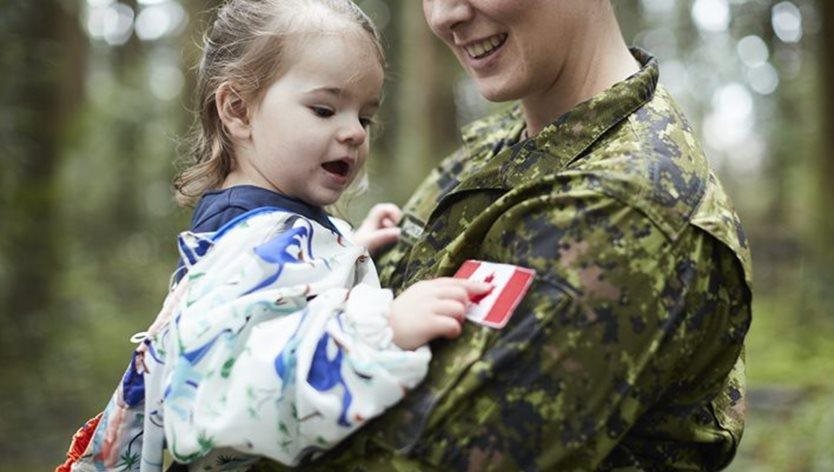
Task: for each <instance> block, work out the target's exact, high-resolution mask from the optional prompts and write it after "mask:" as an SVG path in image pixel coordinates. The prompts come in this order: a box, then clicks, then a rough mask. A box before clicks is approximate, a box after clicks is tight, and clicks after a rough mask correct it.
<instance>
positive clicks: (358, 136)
mask: <svg viewBox="0 0 834 472" xmlns="http://www.w3.org/2000/svg"><path fill="white" fill-rule="evenodd" d="M361 34H363V33H360V32H357V31H346V32H343V33H339V34H325V35H317V36H312V35H311V36H310V37H306V38H305V39H303V40H299V41H297V44H295V45H293V46H291V47H288V48H287V50H286V51H285V54H286V55H285V57H284V58H282V62H283V63H284V67H283V70H284V73H283V75H281V76H280V77H279V78H278V79H277V80H276V81H275V82H274V83H273V84H272V85H271V86H270V87H269V88H268V89H267V91H266V93H265V95H264V97H263V99H262V101H261V103H260V105H259V106H258V107H257V108H256V109H255V110H254V112H253V114H252V116H251V121H250V125H251V140H250V142H249V143H248V145H249V149H247V152H245V153H243V155H244V156H245V157H244V158H245V159H248V160H249V162H248V163H245V164H248V167H250V168H251V169H252V170H254V171H255V173H256V174H258V175H259V176H260V177H262V178H263V179H265V180H266V182H264V183H265V184H268V185H267V186H269V187H274V188H275V189H276V190H278V191H280V192H281V193H284V194H286V195H288V196H290V197H294V198H298V199H301V200H303V201H305V202H307V203H309V204H311V205H317V206H324V205H329V204H332V203H334V202H335V201H336V200H337V199H338V198H339V196H340V195H341V194H342V192H344V190H345V189H346V188H347V187H348V185H350V183H351V182H353V180H354V179H355V178H356V176H357V173H358V172H359V171H360V169H361V168H362V166H363V165H364V163H365V159H367V157H368V148H369V145H368V139H369V136H368V128H369V126H370V124H371V121H372V119H373V116H374V114H375V113H376V111H377V109H378V108H379V100H380V95H381V93H382V83H383V70H382V66H381V64H380V63H379V60H378V59H377V56H376V53H375V51H374V49H373V46H372V45H371V44H370V42H369V40H367V39H366V38H363V37H361V36H360V35H361Z"/></svg>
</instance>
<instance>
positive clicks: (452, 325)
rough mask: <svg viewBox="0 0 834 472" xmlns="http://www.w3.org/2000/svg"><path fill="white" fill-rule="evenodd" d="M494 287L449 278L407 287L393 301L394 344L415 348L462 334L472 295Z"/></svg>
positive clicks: (391, 318) (485, 291) (392, 326)
mask: <svg viewBox="0 0 834 472" xmlns="http://www.w3.org/2000/svg"><path fill="white" fill-rule="evenodd" d="M492 288H493V286H492V284H486V283H483V282H475V281H473V280H466V279H453V278H449V277H446V278H441V279H433V280H425V281H422V282H417V283H416V284H414V285H412V286H411V287H408V289H406V290H405V291H404V292H403V293H401V294H400V296H398V297H397V298H395V299H394V301H393V302H391V311H390V313H389V315H388V323H389V324H390V325H391V329H392V330H393V332H394V336H393V341H394V344H396V345H397V346H399V347H400V348H401V349H405V350H413V349H416V348H417V347H419V346H422V345H423V344H426V343H427V342H429V341H431V340H432V339H435V338H439V337H444V338H449V339H454V338H456V337H458V336H460V333H461V330H462V329H463V322H464V321H465V320H466V318H465V314H466V308H467V307H468V306H469V299H470V297H472V296H477V295H481V294H483V293H487V292H489V291H490V290H492Z"/></svg>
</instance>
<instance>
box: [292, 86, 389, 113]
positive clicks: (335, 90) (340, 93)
mask: <svg viewBox="0 0 834 472" xmlns="http://www.w3.org/2000/svg"><path fill="white" fill-rule="evenodd" d="M318 92H324V93H326V94H328V95H333V96H334V97H336V98H342V97H348V98H350V92H348V91H346V90H344V89H341V88H339V87H316V88H314V89H312V90H310V91H309V92H307V93H318ZM367 105H368V106H371V107H374V108H379V106H380V99H379V98H374V99H373V100H370V101H368V103H367Z"/></svg>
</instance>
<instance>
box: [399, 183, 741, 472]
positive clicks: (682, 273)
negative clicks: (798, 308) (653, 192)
mask: <svg viewBox="0 0 834 472" xmlns="http://www.w3.org/2000/svg"><path fill="white" fill-rule="evenodd" d="M482 248H483V257H484V258H485V259H486V260H496V261H501V262H510V263H513V264H518V265H522V266H528V267H532V268H534V269H536V271H537V278H536V281H535V282H534V284H533V286H532V288H531V290H530V292H529V293H528V295H527V296H526V298H525V300H524V301H523V302H522V304H521V305H520V306H519V308H518V310H517V311H516V313H515V315H514V317H513V319H512V320H511V321H510V324H508V325H507V327H505V328H504V329H503V330H501V331H496V332H493V333H491V334H490V336H491V341H490V342H489V343H488V348H486V349H485V351H484V352H483V353H482V354H481V356H480V359H479V360H478V361H477V362H475V363H474V364H473V365H472V366H471V367H470V368H469V369H468V371H467V373H465V374H464V376H463V377H462V379H461V380H460V381H458V382H457V384H456V386H455V388H454V389H453V390H452V391H451V392H450V393H448V394H444V395H443V397H442V399H441V400H440V401H438V402H437V406H436V408H435V409H434V411H433V412H432V414H431V417H430V418H429V421H428V423H427V424H428V426H427V428H426V430H425V431H424V433H425V437H424V440H421V441H420V442H419V443H418V444H417V445H416V447H415V449H414V451H413V452H412V454H411V455H412V457H426V458H428V460H429V461H430V462H432V463H434V464H443V465H446V466H453V467H454V468H459V469H468V470H487V469H488V470H515V469H520V470H596V469H597V468H599V467H603V468H605V467H604V466H605V464H603V460H606V458H608V460H614V461H616V457H615V456H616V455H617V454H633V455H634V456H635V457H636V459H635V457H631V458H628V459H624V463H631V464H633V463H641V462H643V461H645V463H648V464H673V463H680V464H688V465H689V466H690V467H693V466H694V464H699V465H700V467H704V465H703V464H706V463H708V462H705V461H704V458H705V457H709V456H710V455H713V456H714V457H713V458H711V459H709V460H715V461H723V460H726V459H727V457H728V454H729V457H731V456H732V452H733V451H734V448H735V438H733V437H731V435H730V434H729V432H727V431H725V430H724V429H722V427H721V425H720V424H719V423H717V421H718V419H716V418H715V416H714V412H713V411H712V406H711V402H712V400H713V398H715V397H716V396H717V394H718V392H719V391H720V390H721V388H722V387H723V386H724V384H725V383H726V379H727V376H728V373H729V372H730V370H731V369H732V367H733V365H734V364H735V362H736V360H737V359H738V358H739V352H740V350H741V345H742V340H743V336H744V332H745V331H746V326H747V325H746V323H747V321H748V320H747V318H746V317H743V316H741V315H739V316H738V319H734V318H733V317H732V316H731V314H732V313H733V311H732V310H730V309H729V308H730V307H731V305H732V304H733V303H736V302H735V301H734V300H733V299H732V298H733V296H734V294H733V293H732V292H731V290H726V289H724V288H722V287H723V286H732V285H733V284H739V283H742V282H740V281H739V280H737V279H738V277H741V276H740V274H737V273H736V274H732V273H731V275H730V276H729V277H730V278H731V279H732V280H725V278H726V277H727V275H726V274H724V273H723V272H721V270H723V268H722V267H721V264H720V263H716V262H717V261H715V260H714V259H716V258H719V259H720V258H721V254H720V251H721V249H720V247H717V246H716V245H715V244H713V242H712V241H711V240H710V239H709V238H708V237H706V236H705V235H704V234H701V233H699V232H697V230H694V229H692V228H687V229H685V230H684V233H682V234H680V235H679V236H678V238H677V239H670V238H669V237H668V235H666V234H664V233H662V232H661V231H660V230H659V229H658V228H657V227H655V226H654V225H653V224H652V221H651V220H650V219H648V218H647V217H646V216H645V215H644V214H642V213H641V212H639V211H637V210H635V209H634V208H631V207H629V206H627V205H624V204H622V203H620V202H619V201H617V200H615V199H613V198H609V197H607V196H605V195H599V194H596V193H594V192H585V191H582V192H577V191H566V192H564V193H562V194H559V195H554V196H548V197H541V198H539V199H537V200H534V201H526V202H524V203H523V204H520V205H518V206H517V207H514V208H513V209H512V210H510V211H508V212H506V213H505V214H504V215H503V216H502V217H501V218H500V219H499V220H498V222H497V223H496V224H495V225H494V226H493V228H492V230H491V231H490V232H489V233H488V235H487V238H486V240H485V241H484V242H483V244H482ZM733 278H735V279H733ZM475 329H484V328H475ZM438 355H442V354H441V353H438ZM464 405H465V407H464ZM629 431H631V433H635V432H638V431H641V432H644V433H645V434H646V436H645V437H646V442H645V443H639V442H635V443H633V444H629V445H628V446H629V447H622V446H621V447H619V448H617V447H618V445H619V443H620V441H621V439H622V438H623V437H624V435H625V434H626V432H629ZM653 435H654V436H653ZM630 436H640V434H639V433H638V434H630ZM653 437H654V438H655V439H653ZM660 438H666V439H660ZM669 438H674V439H679V440H680V442H681V443H686V444H689V445H690V446H691V445H692V444H696V445H697V446H695V449H694V451H695V452H693V451H692V450H689V451H686V450H683V449H677V448H676V446H675V444H674V441H672V442H669V441H668V439H669ZM615 448H617V449H616V450H615ZM692 455H702V456H703V457H692ZM612 457H613V459H612ZM609 466H610V464H609ZM695 468H699V467H698V466H695ZM707 468H712V467H707Z"/></svg>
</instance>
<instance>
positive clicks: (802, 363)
mask: <svg viewBox="0 0 834 472" xmlns="http://www.w3.org/2000/svg"><path fill="white" fill-rule="evenodd" d="M219 1H220V0H38V1H15V0H0V44H2V45H3V47H2V48H0V65H2V71H3V73H2V75H0V303H2V304H0V307H2V311H0V469H2V470H9V471H12V470H13V471H27V470H32V471H34V470H50V467H54V465H55V464H57V463H59V462H61V461H62V460H63V454H64V451H65V450H66V446H67V444H68V441H69V439H70V437H71V435H72V433H73V432H74V431H75V429H76V428H77V427H78V426H80V425H81V424H82V422H83V421H84V420H85V419H87V418H88V417H91V416H93V415H94V414H96V413H97V412H98V411H99V410H100V409H101V408H102V407H103V406H104V405H105V403H106V402H107V400H108V398H109V396H110V394H111V391H112V389H113V387H114V386H115V381H116V379H118V378H119V376H120V375H121V373H122V371H123V368H124V367H125V365H126V363H127V360H128V357H129V354H130V352H131V349H132V346H131V344H130V343H129V341H128V338H129V337H130V336H131V334H133V333H135V332H137V331H141V330H143V329H144V328H145V327H146V326H147V325H148V323H149V322H150V321H151V320H152V319H153V318H154V316H155V314H156V312H157V309H158V306H159V304H160V302H161V300H162V298H163V296H164V294H165V291H166V287H167V285H168V277H169V273H170V271H171V270H172V269H173V267H174V265H175V261H176V258H177V254H176V250H175V245H174V236H175V235H176V233H177V232H178V231H180V230H182V229H184V228H185V227H186V225H187V223H188V218H189V211H188V210H183V209H178V208H177V207H176V205H175V204H174V203H173V199H172V192H171V185H170V181H171V178H172V176H173V174H174V172H175V161H176V160H177V158H178V153H177V150H178V148H180V142H181V138H182V137H183V136H184V135H185V133H186V132H187V129H188V127H189V126H190V124H191V116H190V114H189V110H190V109H191V108H192V104H191V101H190V98H191V90H192V88H193V83H194V76H193V73H192V70H193V65H194V64H195V63H196V60H197V57H198V51H197V44H198V43H199V38H200V33H199V32H200V31H202V30H203V29H204V28H205V25H206V23H207V22H208V21H209V18H210V13H209V12H210V10H211V9H212V8H214V7H215V6H216V5H217V4H218V3H219ZM358 3H359V4H360V5H361V6H362V7H363V8H365V9H366V11H367V12H368V13H369V14H370V15H371V16H372V17H373V18H374V19H375V20H376V22H377V24H378V25H379V26H380V28H381V30H382V31H383V34H384V36H385V38H386V47H387V48H388V50H389V60H390V67H389V74H388V80H387V91H386V100H385V103H384V108H383V110H382V112H381V115H382V116H381V121H382V123H384V127H383V129H382V130H381V133H380V134H379V136H378V137H377V138H376V140H375V142H374V144H373V151H372V153H373V154H372V159H371V162H370V168H369V173H370V178H371V190H370V191H369V192H368V193H367V194H366V195H364V196H361V197H357V198H355V199H353V200H352V201H350V202H349V205H348V208H347V210H346V212H347V214H348V215H352V216H353V217H356V216H358V215H361V214H363V212H364V210H365V209H366V208H368V206H369V205H370V204H371V203H372V202H375V201H381V200H390V201H394V202H397V203H403V202H404V201H405V199H406V198H407V196H408V195H409V193H410V192H411V191H412V190H413V188H414V187H415V186H416V184H417V183H418V181H419V180H420V178H421V177H422V176H423V175H425V174H426V172H427V171H428V170H429V169H430V168H431V167H432V166H433V165H434V164H435V163H436V162H437V161H438V160H439V159H440V158H441V157H442V156H443V155H445V154H446V153H447V152H449V151H450V150H451V149H453V148H454V147H455V146H456V145H457V143H458V135H457V129H458V127H459V125H461V124H465V123H467V122H469V121H471V120H473V119H475V118H477V117H479V116H481V115H483V114H484V113H486V112H487V111H489V109H490V105H489V104H486V103H484V102H483V101H482V100H481V99H480V98H479V96H478V94H477V92H476V91H475V90H474V88H473V87H472V85H471V83H469V82H468V81H467V80H466V79H465V77H464V76H463V75H462V72H461V70H460V69H459V68H458V66H457V64H456V62H455V61H454V59H453V57H452V56H451V54H449V53H448V52H447V51H446V50H445V49H444V47H443V46H442V45H440V44H439V43H438V42H436V41H435V40H434V38H433V37H432V36H431V35H430V33H429V32H428V31H427V29H426V27H425V24H424V22H423V20H422V13H421V9H420V2H419V1H417V0H402V1H401V0H387V1H383V0H361V1H359V2H358ZM615 4H616V5H617V8H618V10H619V12H620V16H621V19H622V23H623V26H624V30H625V34H626V37H627V39H628V40H629V42H631V43H633V44H636V45H640V46H642V47H644V48H646V49H648V50H650V51H652V52H653V53H655V54H656V55H657V57H658V58H659V60H660V63H661V81H662V82H663V83H665V84H666V86H667V87H668V88H669V89H670V90H671V91H672V93H673V94H674V95H675V96H676V97H677V98H678V99H679V101H680V102H681V104H682V105H683V107H684V108H685V109H686V111H687V112H688V114H689V117H690V118H691V120H692V121H693V123H694V125H695V128H696V129H697V130H698V132H699V134H700V135H701V136H702V137H703V139H704V142H705V144H706V147H707V149H708V154H709V157H710V159H711V161H712V162H713V165H714V166H715V167H716V168H717V169H718V170H719V172H720V174H721V176H722V179H723V181H724V184H725V186H726V188H727V189H728V191H729V193H730V194H731V195H732V196H733V198H734V200H735V203H736V205H737V208H738V210H739V213H740V214H741V216H742V219H743V221H744V224H745V227H746V229H747V232H748V234H749V235H750V238H751V241H752V247H753V260H754V265H755V270H756V274H755V279H756V281H755V283H756V285H755V294H756V295H755V306H754V323H753V326H752V330H751V332H750V335H749V338H748V339H749V343H748V350H747V359H748V378H749V387H750V397H749V406H748V408H749V410H748V411H749V422H748V428H747V431H746V433H745V437H744V440H743V442H742V445H741V448H740V450H739V454H738V456H737V459H736V461H735V463H734V464H733V465H732V466H731V470H738V471H749V470H761V471H768V470H773V471H805V470H820V471H825V470H834V448H832V447H831V446H832V444H834V443H832V441H833V440H834V310H832V309H831V306H832V302H834V270H833V269H832V267H833V266H834V211H832V210H834V154H832V152H831V150H832V149H834V47H832V44H834V3H832V2H830V1H828V0H817V1H812V0H792V1H771V0H678V1H674V0H616V1H615Z"/></svg>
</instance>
